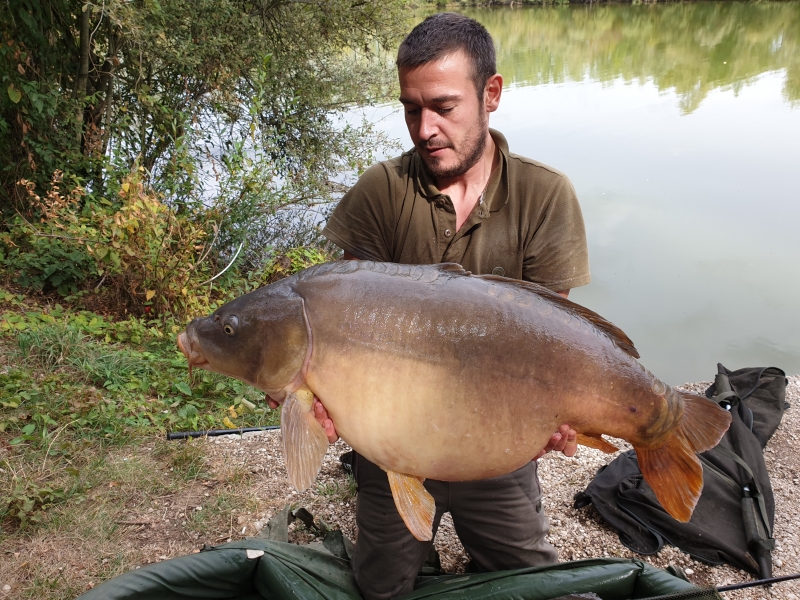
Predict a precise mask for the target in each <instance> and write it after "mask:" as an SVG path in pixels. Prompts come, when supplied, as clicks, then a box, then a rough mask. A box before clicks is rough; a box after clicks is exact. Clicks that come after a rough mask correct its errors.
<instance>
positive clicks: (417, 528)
mask: <svg viewBox="0 0 800 600" xmlns="http://www.w3.org/2000/svg"><path fill="white" fill-rule="evenodd" d="M386 474H387V475H388V476H389V487H391V488H392V496H393V497H394V504H395V506H397V512H399V513H400V516H401V517H402V518H403V522H404V523H405V524H406V527H408V530H409V531H410V532H411V533H412V535H413V536H414V537H415V538H417V539H418V540H419V541H421V542H427V541H428V540H430V539H432V538H433V517H434V515H435V514H436V502H435V501H434V499H433V496H431V495H430V494H429V493H428V490H426V489H425V486H423V485H422V481H420V479H419V478H418V477H414V476H413V475H401V474H400V473H395V472H394V471H386Z"/></svg>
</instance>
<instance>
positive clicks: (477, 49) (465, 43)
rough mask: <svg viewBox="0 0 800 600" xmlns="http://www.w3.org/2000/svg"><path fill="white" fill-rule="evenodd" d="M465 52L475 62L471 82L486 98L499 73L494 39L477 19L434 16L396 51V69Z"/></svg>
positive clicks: (416, 28) (415, 30)
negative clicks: (487, 84) (494, 77)
mask: <svg viewBox="0 0 800 600" xmlns="http://www.w3.org/2000/svg"><path fill="white" fill-rule="evenodd" d="M459 50H463V51H464V52H465V53H466V55H467V56H468V57H469V58H470V59H471V61H472V81H473V83H474V84H475V89H476V91H477V92H478V97H479V98H483V89H484V88H485V87H486V82H487V81H489V78H490V77H491V76H492V75H494V74H495V73H497V63H496V58H495V52H494V42H492V36H490V35H489V32H488V31H486V28H485V27H484V26H483V25H481V24H480V23H478V22H477V21H476V20H475V19H471V18H469V17H465V16H464V15H460V14H458V13H452V12H443V13H437V14H435V15H431V16H430V17H428V18H427V19H425V20H424V21H423V22H422V23H420V24H419V25H417V26H416V27H414V29H412V30H411V33H409V34H408V35H407V36H406V38H405V39H404V40H403V42H402V43H401V44H400V49H399V50H398V51H397V63H396V64H397V67H398V68H401V67H418V66H420V65H424V64H425V63H429V62H431V61H434V60H439V59H442V58H444V57H445V56H447V55H449V54H453V53H455V52H458V51H459Z"/></svg>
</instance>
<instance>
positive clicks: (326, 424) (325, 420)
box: [314, 396, 339, 444]
mask: <svg viewBox="0 0 800 600" xmlns="http://www.w3.org/2000/svg"><path fill="white" fill-rule="evenodd" d="M314 416H315V417H316V418H317V422H318V423H319V424H320V425H322V428H323V429H324V430H325V435H327V436H328V442H330V443H331V444H334V443H336V440H338V439H339V434H338V433H336V428H335V427H334V426H333V421H331V418H330V417H329V416H328V411H327V410H325V407H324V406H323V405H322V402H320V401H319V398H317V397H316V396H314Z"/></svg>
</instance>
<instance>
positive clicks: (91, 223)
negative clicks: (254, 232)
mask: <svg viewBox="0 0 800 600" xmlns="http://www.w3.org/2000/svg"><path fill="white" fill-rule="evenodd" d="M61 180H62V175H61V173H60V172H57V173H56V174H55V175H54V177H53V180H52V182H51V186H50V189H49V190H48V191H47V193H46V194H45V195H44V196H43V197H42V196H40V195H38V194H37V193H36V187H35V185H34V184H33V183H32V182H29V181H24V180H23V182H22V184H23V185H24V187H25V189H26V190H27V193H28V195H29V197H30V205H31V206H32V207H33V209H34V210H35V214H36V215H37V216H38V217H39V219H38V221H39V222H38V223H32V222H31V221H29V220H27V219H25V218H23V217H22V216H21V215H18V216H17V218H16V219H15V221H14V222H13V224H12V227H11V230H10V232H9V233H7V234H5V235H4V236H3V237H2V240H3V241H4V242H5V245H6V247H7V248H8V250H7V251H6V255H7V259H6V261H5V263H6V269H11V270H14V272H15V276H14V280H15V281H16V282H17V283H19V284H20V285H22V286H24V287H29V288H31V287H32V288H34V289H39V290H45V291H47V289H48V286H49V288H51V289H56V290H57V291H58V292H59V293H60V294H61V295H62V296H67V295H74V294H76V293H77V292H78V291H79V287H82V288H85V287H86V280H87V279H89V278H90V277H91V278H92V279H93V285H94V284H95V283H96V287H95V291H96V292H99V291H100V289H101V287H102V286H103V285H105V288H104V292H105V298H106V301H107V302H108V303H109V304H110V308H112V309H113V310H115V311H116V312H119V313H127V312H130V313H132V314H134V315H146V314H158V315H175V316H178V317H181V318H182V317H184V316H186V315H189V314H197V313H198V312H206V311H207V310H208V300H209V298H208V294H207V293H203V292H204V291H205V290H203V291H200V288H201V286H202V285H204V283H206V282H207V281H208V280H210V279H211V278H212V277H213V272H212V271H213V269H214V267H215V263H214V261H213V258H214V256H216V255H215V254H212V252H211V251H212V247H213V244H214V241H215V237H214V236H213V233H214V232H215V231H216V224H215V223H213V222H211V221H209V220H208V217H209V215H208V213H203V212H190V211H188V210H184V211H182V212H178V211H176V210H174V209H171V208H169V207H168V206H166V205H164V204H163V203H162V202H160V201H159V199H158V197H157V196H156V194H155V192H154V191H152V190H150V189H148V188H147V187H146V186H145V185H144V184H143V183H142V178H141V169H138V170H134V171H133V172H132V173H131V174H130V175H129V176H128V177H126V178H125V179H124V180H123V181H122V183H121V185H120V187H119V192H118V202H117V203H113V204H112V203H111V202H108V201H103V202H97V203H94V202H86V203H85V204H84V205H83V207H81V200H82V198H83V196H84V193H83V190H82V189H81V188H80V187H73V188H72V189H71V190H69V191H68V192H66V193H62V192H61V190H60V187H59V186H60V184H61Z"/></svg>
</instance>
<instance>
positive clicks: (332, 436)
mask: <svg viewBox="0 0 800 600" xmlns="http://www.w3.org/2000/svg"><path fill="white" fill-rule="evenodd" d="M322 427H323V428H324V429H325V435H327V436H328V442H329V443H331V444H334V443H336V440H338V439H339V434H338V433H336V428H335V427H334V426H333V421H331V420H330V419H325V421H324V422H323V423H322Z"/></svg>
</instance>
